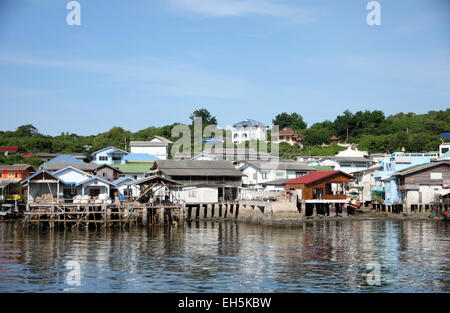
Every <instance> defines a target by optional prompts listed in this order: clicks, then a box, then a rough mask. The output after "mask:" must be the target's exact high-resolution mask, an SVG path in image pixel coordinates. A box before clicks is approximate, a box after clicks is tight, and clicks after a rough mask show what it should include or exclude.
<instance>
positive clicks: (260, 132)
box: [231, 119, 267, 144]
mask: <svg viewBox="0 0 450 313" xmlns="http://www.w3.org/2000/svg"><path fill="white" fill-rule="evenodd" d="M266 131H267V126H266V125H264V124H263V123H261V122H258V121H255V120H250V119H247V120H243V121H242V122H239V123H236V124H234V125H233V128H232V130H231V138H232V141H233V143H235V144H239V143H241V142H245V141H249V140H266V137H267V136H266Z"/></svg>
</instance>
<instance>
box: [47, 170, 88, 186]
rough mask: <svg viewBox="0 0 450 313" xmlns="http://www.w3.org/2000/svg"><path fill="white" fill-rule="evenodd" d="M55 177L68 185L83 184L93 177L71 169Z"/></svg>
mask: <svg viewBox="0 0 450 313" xmlns="http://www.w3.org/2000/svg"><path fill="white" fill-rule="evenodd" d="M55 176H57V177H59V178H61V179H62V180H63V181H65V182H66V183H81V182H82V181H84V180H86V179H88V178H90V177H92V176H89V175H88V174H87V173H80V172H78V171H76V170H74V169H71V168H67V169H65V170H63V171H61V172H59V173H56V174H55Z"/></svg>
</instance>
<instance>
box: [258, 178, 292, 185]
mask: <svg viewBox="0 0 450 313" xmlns="http://www.w3.org/2000/svg"><path fill="white" fill-rule="evenodd" d="M288 180H292V178H281V179H275V180H271V181H268V182H265V183H262V185H263V186H284V183H285V182H287V181H288Z"/></svg>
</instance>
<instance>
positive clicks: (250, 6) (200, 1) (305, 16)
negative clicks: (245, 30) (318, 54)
mask: <svg viewBox="0 0 450 313" xmlns="http://www.w3.org/2000/svg"><path fill="white" fill-rule="evenodd" d="M170 4H171V6H172V7H173V8H175V9H177V10H183V11H188V12H192V13H195V14H201V15H205V16H212V17H238V16H250V15H265V16H276V17H287V18H290V19H292V20H295V21H297V22H303V23H311V22H313V21H314V20H315V19H314V17H313V16H312V14H311V12H310V11H308V10H305V9H302V8H299V7H296V6H291V5H287V4H283V3H281V2H280V1H273V0H272V1H269V0H170Z"/></svg>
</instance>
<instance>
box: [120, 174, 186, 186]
mask: <svg viewBox="0 0 450 313" xmlns="http://www.w3.org/2000/svg"><path fill="white" fill-rule="evenodd" d="M156 180H162V181H165V182H167V183H170V184H174V185H180V183H179V182H177V181H175V180H173V179H169V178H167V177H163V176H160V175H152V176H147V177H144V178H141V179H138V180H136V181H134V182H132V183H127V185H142V184H146V183H149V182H152V181H156Z"/></svg>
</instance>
